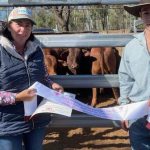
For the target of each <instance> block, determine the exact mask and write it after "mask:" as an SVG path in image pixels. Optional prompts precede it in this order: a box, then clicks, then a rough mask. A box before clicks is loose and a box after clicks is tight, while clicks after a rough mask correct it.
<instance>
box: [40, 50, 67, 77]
mask: <svg viewBox="0 0 150 150" xmlns="http://www.w3.org/2000/svg"><path fill="white" fill-rule="evenodd" d="M43 53H44V60H45V65H46V67H47V70H48V74H49V75H54V74H66V68H67V63H66V58H64V50H63V49H62V48H43ZM65 57H66V56H65Z"/></svg>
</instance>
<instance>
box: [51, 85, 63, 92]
mask: <svg viewBox="0 0 150 150" xmlns="http://www.w3.org/2000/svg"><path fill="white" fill-rule="evenodd" d="M52 89H53V90H56V91H58V92H60V93H63V92H64V88H63V87H62V86H61V85H59V84H57V83H53V84H52Z"/></svg>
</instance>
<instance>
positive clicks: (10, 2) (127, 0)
mask: <svg viewBox="0 0 150 150" xmlns="http://www.w3.org/2000/svg"><path fill="white" fill-rule="evenodd" d="M138 2H139V0H42V1H41V0H1V1H0V6H1V7H10V6H12V7H14V6H60V5H98V4H101V5H120V4H136V3H138Z"/></svg>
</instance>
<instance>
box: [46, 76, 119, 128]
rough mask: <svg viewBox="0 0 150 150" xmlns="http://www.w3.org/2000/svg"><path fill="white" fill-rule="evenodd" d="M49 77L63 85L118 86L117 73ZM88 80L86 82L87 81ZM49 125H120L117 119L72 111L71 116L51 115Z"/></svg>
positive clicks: (80, 86)
mask: <svg viewBox="0 0 150 150" xmlns="http://www.w3.org/2000/svg"><path fill="white" fill-rule="evenodd" d="M51 79H52V80H53V81H55V82H57V83H59V84H61V85H63V87H65V88H68V87H71V88H92V87H105V88H106V87H107V88H111V87H119V82H118V75H94V76H93V75H76V76H73V75H72V76H71V75H68V76H67V75H58V76H55V75H54V76H51ZM87 81H88V82H87ZM49 126H50V127H63V128H68V127H72V128H73V127H116V128H118V127H120V122H119V121H114V120H107V119H100V118H97V117H94V116H90V115H86V114H83V113H79V112H78V113H76V112H75V113H73V115H72V117H64V116H60V115H54V114H53V115H52V121H51V122H50V125H49Z"/></svg>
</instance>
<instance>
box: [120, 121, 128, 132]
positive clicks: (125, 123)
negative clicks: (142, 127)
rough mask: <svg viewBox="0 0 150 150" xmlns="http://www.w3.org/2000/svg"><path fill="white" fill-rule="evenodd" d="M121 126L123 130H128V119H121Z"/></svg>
mask: <svg viewBox="0 0 150 150" xmlns="http://www.w3.org/2000/svg"><path fill="white" fill-rule="evenodd" d="M121 128H122V129H123V130H125V131H128V130H129V122H128V120H124V121H121Z"/></svg>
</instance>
